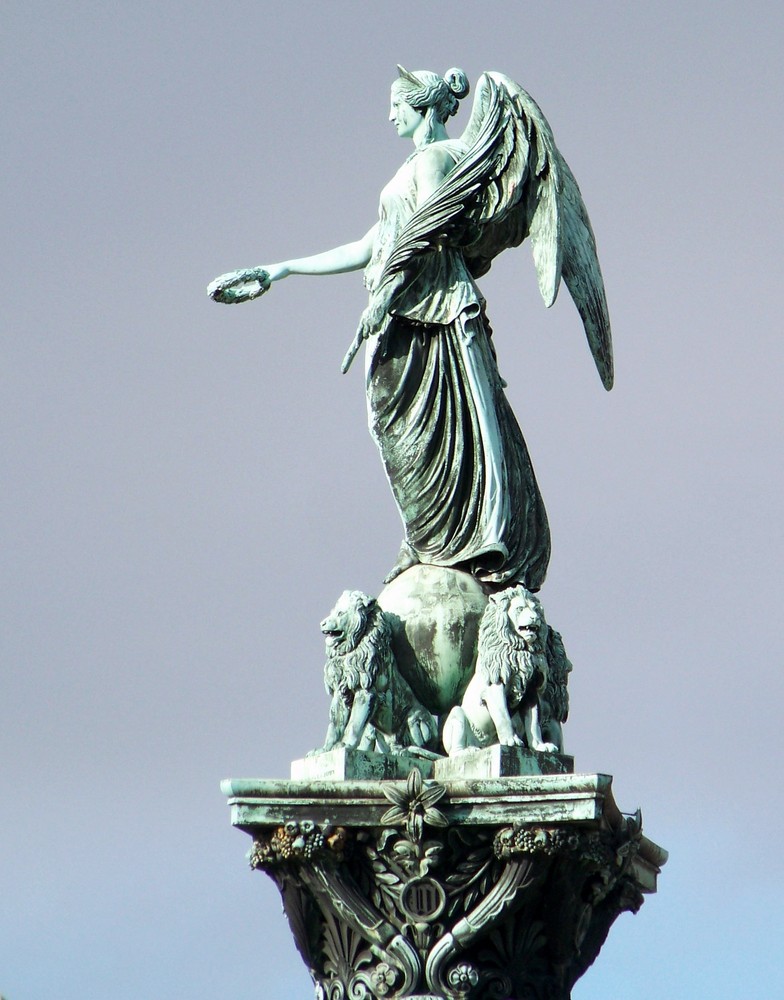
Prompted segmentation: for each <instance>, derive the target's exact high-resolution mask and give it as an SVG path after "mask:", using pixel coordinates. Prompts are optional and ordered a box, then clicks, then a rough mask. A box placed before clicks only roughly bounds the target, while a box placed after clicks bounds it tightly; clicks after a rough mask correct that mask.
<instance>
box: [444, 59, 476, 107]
mask: <svg viewBox="0 0 784 1000" xmlns="http://www.w3.org/2000/svg"><path fill="white" fill-rule="evenodd" d="M444 80H446V84H447V86H448V87H449V89H450V90H451V91H452V93H453V94H454V95H455V97H456V98H457V99H458V101H460V100H462V99H463V98H464V97H465V96H466V95H467V94H468V91H469V90H470V89H471V88H470V86H469V84H468V77H467V76H466V75H465V73H464V72H463V71H462V69H457V67H452V69H448V70H447V71H446V73H444Z"/></svg>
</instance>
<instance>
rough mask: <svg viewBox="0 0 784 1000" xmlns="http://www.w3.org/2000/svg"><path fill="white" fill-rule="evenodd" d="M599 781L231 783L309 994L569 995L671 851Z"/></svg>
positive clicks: (474, 999)
mask: <svg viewBox="0 0 784 1000" xmlns="http://www.w3.org/2000/svg"><path fill="white" fill-rule="evenodd" d="M611 783H612V779H611V778H609V777H608V776H606V775H596V774H594V775H580V774H552V775H542V776H531V777H511V778H509V777H507V778H489V779H454V780H445V781H443V782H436V781H428V780H423V778H422V775H421V773H420V771H419V770H416V769H414V770H412V771H411V773H410V774H409V776H408V778H407V779H406V780H405V781H402V780H381V781H366V780H360V781H352V780H344V781H313V780H308V781H263V780H231V779H229V780H227V781H225V782H224V783H223V786H222V787H223V791H224V793H225V794H226V795H227V796H228V798H229V801H230V805H231V809H232V823H233V824H234V825H235V826H236V827H239V828H240V829H242V830H244V831H245V832H246V833H248V834H250V835H251V836H252V837H253V847H252V849H251V851H250V854H249V859H250V864H251V867H252V868H254V869H259V870H262V871H265V872H266V873H267V874H268V875H269V876H270V877H271V878H272V879H273V880H274V881H275V882H276V884H277V886H278V888H279V889H280V892H281V896H282V899H283V906H284V909H285V912H286V914H287V917H288V920H289V923H290V926H291V930H292V933H293V935H294V939H295V942H296V945H297V948H298V950H299V952H300V954H301V955H302V958H303V960H304V961H305V964H306V965H307V967H308V969H309V971H310V973H311V976H312V977H313V980H314V983H315V985H316V996H317V998H319V1000H327V998H329V1000H343V998H348V997H350V998H352V1000H366V998H389V1000H404V998H406V1000H414V998H417V1000H424V998H427V1000H431V998H432V1000H490V998H493V1000H507V998H514V1000H523V998H525V1000H568V998H569V996H570V992H571V988H572V986H573V984H574V983H575V982H576V980H577V979H578V978H579V977H580V976H581V975H582V974H583V973H584V972H585V970H586V969H587V968H588V967H589V966H590V965H591V964H592V962H593V961H594V959H595V958H596V956H597V955H598V953H599V950H600V949H601V947H602V944H603V943H604V940H605V938H606V936H607V933H608V931H609V929H610V927H611V925H612V923H613V921H614V920H615V919H616V917H617V916H618V915H619V914H620V913H622V912H623V911H624V910H631V911H632V912H634V911H636V910H637V909H638V908H639V907H640V905H641V904H642V901H643V893H651V892H655V891H656V877H657V874H658V872H659V869H660V867H661V865H662V864H663V863H664V862H665V860H666V857H667V855H666V852H665V851H663V850H662V849H661V848H659V847H657V846H656V845H655V844H653V843H652V842H651V841H649V840H648V839H647V838H646V837H644V836H643V835H642V831H641V823H640V818H639V814H638V815H637V816H636V817H633V818H630V817H626V816H623V815H622V814H621V813H620V812H619V810H618V807H617V806H616V804H615V802H614V800H613V797H612V792H611Z"/></svg>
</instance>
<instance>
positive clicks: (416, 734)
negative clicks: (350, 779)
mask: <svg viewBox="0 0 784 1000" xmlns="http://www.w3.org/2000/svg"><path fill="white" fill-rule="evenodd" d="M321 631H322V632H323V633H324V637H325V641H326V653H327V662H326V665H325V667H324V683H325V685H326V688H327V693H328V694H329V695H330V696H331V698H332V703H331V705H330V710H329V726H328V728H327V735H326V739H325V740H324V746H323V747H321V748H320V750H318V751H315V752H317V753H318V752H321V751H323V750H332V749H334V748H335V747H349V748H352V749H359V750H374V749H375V750H378V751H380V752H381V753H395V752H400V751H401V750H405V749H407V748H410V747H422V748H426V749H428V748H429V747H430V746H431V745H432V744H433V743H434V742H435V739H436V736H437V734H438V725H437V723H436V720H435V719H434V718H433V716H432V715H431V714H430V712H428V711H427V709H426V708H424V707H423V706H422V705H421V704H420V703H419V702H418V701H417V699H416V697H415V696H414V693H413V691H412V690H411V688H410V687H409V685H408V683H407V681H406V680H405V678H404V677H403V676H402V674H401V673H400V671H399V670H398V667H397V664H396V662H395V659H394V655H393V653H392V643H391V640H392V630H391V627H390V624H389V621H388V620H387V618H386V615H385V614H384V612H383V611H382V610H381V608H380V607H379V606H378V605H377V604H376V601H375V599H374V598H372V597H368V595H367V594H363V593H361V592H360V591H358V590H346V591H344V592H343V594H342V595H341V596H340V598H339V600H338V602H337V604H336V605H335V607H334V608H333V609H332V611H331V613H330V614H329V616H328V617H327V618H325V619H324V621H323V622H322V623H321Z"/></svg>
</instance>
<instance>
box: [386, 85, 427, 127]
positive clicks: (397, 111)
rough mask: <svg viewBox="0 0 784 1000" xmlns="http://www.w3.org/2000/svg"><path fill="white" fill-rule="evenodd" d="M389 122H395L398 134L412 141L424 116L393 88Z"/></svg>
mask: <svg viewBox="0 0 784 1000" xmlns="http://www.w3.org/2000/svg"><path fill="white" fill-rule="evenodd" d="M389 120H390V121H391V122H394V124H395V128H396V129H397V134H398V135H400V136H402V137H403V138H404V139H410V138H411V137H412V136H413V134H414V132H415V131H416V127H417V125H419V123H420V122H421V121H422V115H421V114H420V113H419V112H418V111H415V110H414V109H413V108H412V107H411V105H410V104H408V103H407V102H406V101H405V100H404V99H403V97H402V95H401V94H400V91H399V90H398V89H397V88H396V87H394V86H393V87H392V106H391V108H390V110H389Z"/></svg>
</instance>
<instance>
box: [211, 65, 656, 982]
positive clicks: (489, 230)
mask: <svg viewBox="0 0 784 1000" xmlns="http://www.w3.org/2000/svg"><path fill="white" fill-rule="evenodd" d="M467 93H468V82H467V80H466V78H465V75H464V74H463V73H462V71H461V70H450V71H449V72H448V73H447V74H446V75H445V76H444V77H440V76H438V75H437V74H435V73H430V72H424V71H422V72H416V73H409V72H408V71H406V70H404V69H402V68H401V67H399V77H398V79H397V80H396V81H395V83H394V84H393V86H392V102H391V111H390V120H391V121H392V122H393V123H394V125H395V128H396V129H397V132H398V134H399V135H400V136H403V137H405V138H409V139H411V140H413V144H414V151H413V153H411V155H410V156H409V157H408V158H407V159H406V160H405V162H404V163H403V164H402V166H401V167H400V168H399V170H398V171H397V173H396V174H395V175H394V177H393V178H392V179H391V180H390V182H389V183H388V184H387V185H386V187H385V188H384V189H383V191H382V192H381V199H380V208H379V219H378V222H377V223H376V224H375V225H374V226H373V227H372V228H371V229H370V230H369V231H368V232H367V233H366V234H365V236H363V237H362V238H361V239H360V240H357V241H356V242H354V243H349V244H346V245H344V246H340V247H337V248H335V249H332V250H328V251H326V252H325V253H321V254H317V255H315V256H312V257H303V258H298V259H295V260H288V261H284V262H281V263H277V264H269V265H264V266H262V267H258V268H250V269H246V270H242V271H233V272H230V273H228V274H224V275H222V276H221V277H220V278H217V279H216V280H215V281H214V282H213V283H212V284H211V285H210V286H209V289H208V291H209V294H210V296H211V297H212V298H213V299H214V300H215V301H218V302H224V303H236V302H245V301H249V300H252V299H255V298H258V297H259V296H260V295H262V294H263V293H264V292H266V291H267V290H268V289H269V288H270V286H271V285H272V283H273V282H277V281H280V280H282V279H283V278H285V277H287V276H289V275H291V274H336V273H340V272H344V271H355V270H359V269H361V268H364V270H365V284H366V286H367V288H368V291H369V293H370V301H369V304H368V307H367V309H366V310H365V312H364V313H363V315H362V318H361V320H360V323H359V328H358V330H357V332H356V335H355V338H354V340H353V342H352V344H351V346H350V348H349V351H348V353H347V354H346V357H345V359H344V363H343V370H344V371H347V370H348V368H349V366H350V365H351V363H352V361H353V359H354V357H355V355H356V353H357V352H358V350H359V348H360V347H361V345H362V344H363V343H364V342H367V363H366V389H367V401H368V413H369V424H370V431H371V434H372V436H373V438H374V440H375V441H376V444H377V445H378V448H379V451H380V453H381V458H382V462H383V465H384V469H385V472H386V475H387V478H388V480H389V483H390V486H391V489H392V492H393V495H394V497H395V500H396V503H397V506H398V509H399V512H400V515H401V518H402V521H403V525H404V530H405V536H404V540H403V545H402V548H401V551H400V554H399V556H398V559H397V562H396V563H395V565H394V566H393V568H392V570H391V572H390V573H389V574H388V576H387V578H386V580H385V581H384V582H385V584H386V586H385V588H384V589H383V590H382V591H381V593H380V594H379V596H378V599H377V600H376V599H374V598H373V597H371V596H369V595H367V594H363V593H361V592H360V591H356V590H354V591H346V592H344V594H343V595H342V597H341V598H340V599H339V600H338V602H337V604H336V605H335V607H334V608H333V610H332V612H331V613H330V614H329V615H328V616H327V618H325V619H324V621H323V622H322V625H321V627H322V632H323V633H324V636H325V642H326V654H327V656H326V666H325V670H324V678H325V684H326V687H327V691H328V693H329V695H330V699H331V705H330V717H329V724H328V727H327V732H326V736H325V739H324V742H323V744H322V745H321V746H320V747H318V748H317V749H316V750H313V751H311V753H310V754H308V755H307V756H306V757H303V758H302V759H301V760H298V761H295V762H294V763H293V764H292V775H291V776H292V780H291V781H255V780H247V781H245V780H239V781H236V780H230V781H227V782H225V783H224V786H223V787H224V791H225V793H226V794H227V795H228V796H229V798H230V800H231V804H232V810H233V811H232V821H233V823H234V824H235V825H236V826H238V827H239V828H241V829H243V830H245V831H246V832H247V833H249V834H251V835H252V836H253V839H254V846H253V849H252V851H251V854H250V861H251V865H252V867H253V868H256V869H259V870H262V871H265V872H266V873H267V874H269V875H270V876H271V877H272V878H273V879H274V880H275V882H276V884H277V885H278V887H279V889H280V892H281V896H282V899H283V905H284V910H285V912H286V914H287V916H288V919H289V922H290V924H291V929H292V932H293V934H294V938H295V941H296V944H297V947H298V949H299V951H300V953H301V955H302V957H303V959H304V961H305V963H306V965H307V967H308V969H309V971H310V973H311V976H312V978H313V981H314V985H315V988H316V998H317V1000H347V998H351V1000H380V998H388V1000H502V998H503V1000H506V998H515V1000H523V998H525V1000H568V998H569V996H570V991H571V988H572V985H573V984H574V982H575V981H576V980H577V979H578V978H579V976H581V975H582V974H583V972H584V971H585V970H586V968H587V967H588V966H589V965H590V964H591V963H592V962H593V960H594V959H595V957H596V955H597V954H598V952H599V950H600V948H601V946H602V944H603V942H604V939H605V937H606V935H607V933H608V931H609V928H610V926H611V924H612V923H613V921H614V920H615V919H616V917H617V916H618V915H619V914H620V913H621V912H623V911H624V910H632V911H635V910H636V909H637V908H638V907H639V906H640V904H641V902H642V894H643V893H645V892H653V891H655V889H656V876H657V874H658V871H659V869H660V867H661V865H662V864H663V863H664V862H665V860H666V857H667V855H666V852H665V851H663V850H662V849H661V848H658V847H657V846H656V845H655V844H653V843H652V842H651V841H649V840H647V838H645V837H644V836H643V835H642V826H641V819H640V815H639V813H637V814H636V815H635V816H633V817H628V816H623V815H622V814H621V813H620V812H619V811H618V809H617V806H616V805H615V803H614V800H613V798H612V794H611V789H610V784H611V779H610V778H609V777H607V776H604V775H579V774H577V775H575V774H574V773H573V763H574V762H573V759H572V758H571V757H568V756H566V755H565V753H564V745H563V728H562V727H563V723H564V722H565V721H566V717H567V714H568V707H569V699H568V690H567V685H568V676H569V672H570V670H571V663H570V661H569V659H568V657H567V655H566V652H565V649H564V646H563V641H562V639H561V636H560V634H559V633H558V632H556V631H555V630H554V629H552V628H551V627H550V625H549V624H548V623H547V621H546V620H545V616H544V612H543V609H542V606H541V604H540V602H539V599H538V598H537V597H536V596H535V593H534V592H535V591H538V590H539V589H540V587H541V585H542V583H543V581H544V578H545V574H546V572H547V566H548V561H549V556H550V533H549V527H548V523H547V516H546V514H545V510H544V505H543V502H542V498H541V496H540V493H539V488H538V486H537V483H536V478H535V476H534V472H533V468H532V465H531V461H530V458H529V455H528V450H527V447H526V444H525V441H524V439H523V436H522V433H521V431H520V428H519V427H518V424H517V421H516V420H515V417H514V415H513V413H512V410H511V408H510V406H509V403H508V401H507V399H506V395H505V393H504V386H505V383H504V382H503V380H502V378H501V376H500V374H499V370H498V365H497V361H496V354H495V349H494V346H493V344H492V340H491V329H490V325H489V323H488V320H487V316H486V311H485V301H484V298H483V297H482V295H481V293H480V291H479V289H478V287H477V285H476V279H477V278H479V277H481V276H482V275H483V274H484V273H486V272H487V270H488V269H489V268H490V266H491V264H492V261H493V260H494V258H495V257H496V256H497V255H498V254H499V253H501V252H503V251H504V250H506V249H508V248H511V247H515V246H517V245H519V244H520V243H521V242H522V241H523V240H525V239H526V238H529V239H530V242H531V247H532V251H533V257H534V262H535V265H536V270H537V273H538V278H539V287H540V291H541V293H542V296H543V298H544V301H545V304H546V305H548V306H549V305H551V304H552V303H553V301H554V300H555V297H556V295H557V292H558V288H559V285H560V281H561V279H562V278H563V280H564V281H565V283H566V285H567V287H568V289H569V291H570V293H571V295H572V298H573V299H574V302H575V304H576V306H577V308H578V311H579V313H580V315H581V317H582V320H583V324H584V327H585V332H586V335H587V338H588V343H589V345H590V348H591V351H592V353H593V357H594V360H595V362H596V366H597V368H598V371H599V374H600V376H601V379H602V382H603V384H604V386H605V388H607V389H610V388H611V386H612V382H613V362H612V347H611V337H610V322H609V316H608V312H607V304H606V300H605V294H604V285H603V281H602V277H601V272H600V269H599V264H598V260H597V257H596V247H595V242H594V237H593V232H592V230H591V225H590V222H589V220H588V215H587V212H586V210H585V206H584V204H583V201H582V197H581V195H580V191H579V189H578V187H577V184H576V182H575V180H574V177H573V176H572V173H571V171H570V170H569V167H568V166H567V164H566V163H565V161H564V160H563V157H562V156H561V154H560V153H559V152H558V149H557V148H556V146H555V143H554V141H553V136H552V133H551V131H550V127H549V125H548V123H547V121H546V120H545V118H544V116H543V115H542V112H541V110H540V109H539V107H538V106H537V104H536V103H535V102H534V101H533V99H532V98H531V97H530V95H528V94H527V93H526V92H525V91H524V90H523V89H522V88H521V87H519V86H518V85H517V84H516V83H514V82H513V81H512V80H510V79H509V78H508V77H505V76H503V75H502V74H500V73H485V74H483V76H482V77H481V78H480V80H479V82H478V85H477V89H476V97H475V100H474V107H473V111H472V114H471V118H470V121H469V123H468V126H467V128H466V130H465V132H464V133H463V135H462V136H461V138H460V139H457V140H452V139H450V138H449V137H448V135H447V132H446V128H445V124H446V122H447V120H448V119H449V117H450V116H451V115H453V114H454V113H455V112H456V110H457V107H458V102H459V100H460V99H461V98H463V97H464V96H465V95H466V94H467ZM401 779H405V780H401ZM432 779H435V780H432Z"/></svg>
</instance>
